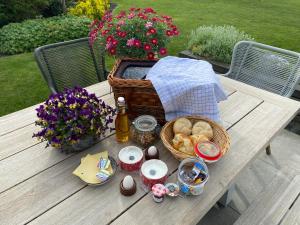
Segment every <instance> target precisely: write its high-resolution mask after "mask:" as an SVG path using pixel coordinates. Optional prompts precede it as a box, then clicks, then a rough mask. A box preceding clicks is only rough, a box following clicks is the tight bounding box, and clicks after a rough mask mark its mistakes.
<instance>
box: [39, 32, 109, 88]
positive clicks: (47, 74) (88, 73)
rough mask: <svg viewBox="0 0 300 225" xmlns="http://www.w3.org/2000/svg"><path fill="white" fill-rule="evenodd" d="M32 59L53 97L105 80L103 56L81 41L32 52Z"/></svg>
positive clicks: (84, 39) (97, 49)
mask: <svg viewBox="0 0 300 225" xmlns="http://www.w3.org/2000/svg"><path fill="white" fill-rule="evenodd" d="M35 58H36V61H37V63H38V65H39V68H40V70H41V72H42V75H43V77H44V79H45V80H46V82H47V84H48V86H49V88H50V90H51V92H52V93H57V92H61V91H63V90H64V89H65V88H72V87H75V86H80V87H86V86H89V85H92V84H95V83H97V82H99V81H104V80H105V79H106V72H105V65H104V57H103V52H102V51H101V50H100V47H99V45H98V44H97V43H95V44H94V45H93V46H91V45H90V43H89V38H81V39H76V40H72V41H65V42H61V43H56V44H50V45H45V46H42V47H39V48H37V49H35Z"/></svg>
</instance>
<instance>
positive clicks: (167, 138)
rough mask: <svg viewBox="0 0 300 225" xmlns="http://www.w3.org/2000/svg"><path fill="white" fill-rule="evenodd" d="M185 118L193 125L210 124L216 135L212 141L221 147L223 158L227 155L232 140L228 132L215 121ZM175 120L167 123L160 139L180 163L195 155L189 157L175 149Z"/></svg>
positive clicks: (191, 117) (198, 117)
mask: <svg viewBox="0 0 300 225" xmlns="http://www.w3.org/2000/svg"><path fill="white" fill-rule="evenodd" d="M184 118H187V119H189V120H190V121H191V122H192V124H194V123H196V122H197V121H200V120H203V121H206V122H208V123H209V124H210V126H211V127H212V129H213V133H214V136H213V139H212V140H211V141H212V142H214V143H215V144H217V145H218V146H219V147H220V149H221V153H222V156H223V155H225V154H226V152H227V151H228V150H229V147H230V138H229V135H228V133H227V131H226V130H225V129H224V128H223V127H221V126H220V125H219V124H217V123H215V122H214V121H212V120H210V119H207V118H204V117H201V116H185V117H184ZM177 119H178V118H177ZM175 120H176V119H174V120H172V121H170V122H167V123H166V124H165V125H164V127H163V128H162V130H161V132H160V138H161V140H162V142H163V144H164V146H165V147H166V148H167V149H168V150H169V151H170V152H171V153H172V155H173V156H174V157H175V158H176V159H178V160H180V161H181V160H183V159H186V158H189V157H195V155H189V154H186V153H183V152H180V151H178V150H176V149H175V148H173V146H172V139H173V138H174V133H173V124H174V122H175Z"/></svg>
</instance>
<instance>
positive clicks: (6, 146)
mask: <svg viewBox="0 0 300 225" xmlns="http://www.w3.org/2000/svg"><path fill="white" fill-rule="evenodd" d="M38 130H39V128H38V127H36V126H35V125H34V124H30V125H28V126H26V127H22V128H20V129H18V130H16V131H15V132H9V133H7V134H6V135H3V136H1V137H0V146H1V148H0V161H1V160H3V159H5V158H7V157H9V156H11V155H14V154H16V153H18V152H21V151H23V150H26V149H28V148H29V147H31V146H33V145H36V144H38V143H39V141H38V140H37V139H36V138H32V134H33V133H34V132H37V131H38Z"/></svg>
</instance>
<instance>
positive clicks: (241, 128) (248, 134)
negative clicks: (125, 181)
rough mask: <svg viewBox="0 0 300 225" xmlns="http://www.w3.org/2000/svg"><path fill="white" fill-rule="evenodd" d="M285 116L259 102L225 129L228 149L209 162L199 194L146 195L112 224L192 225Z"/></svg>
mask: <svg viewBox="0 0 300 225" xmlns="http://www.w3.org/2000/svg"><path fill="white" fill-rule="evenodd" d="M289 116H290V114H288V113H287V112H286V111H285V110H283V109H282V108H281V107H278V106H276V105H272V104H270V103H265V102H264V103H262V104H261V105H259V107H257V108H255V109H254V110H253V111H252V112H251V113H249V114H248V115H247V116H246V117H245V118H243V119H242V120H241V121H240V122H239V123H237V124H235V125H234V126H233V127H232V128H231V129H230V130H229V134H230V136H231V142H232V144H231V148H230V150H229V152H228V154H227V155H226V156H225V157H224V158H223V159H221V160H220V161H219V162H218V163H216V164H210V165H209V174H210V179H209V181H208V183H207V186H206V188H205V191H204V193H203V194H202V195H201V196H198V197H188V198H178V199H176V200H174V199H166V200H165V202H164V203H162V204H159V205H157V204H155V203H154V202H153V200H152V199H151V197H150V195H147V196H145V197H144V198H143V199H141V200H140V201H139V202H138V203H136V204H135V205H134V206H133V207H131V208H130V209H128V210H127V211H126V212H125V213H124V214H122V215H121V216H120V217H119V218H117V219H116V220H115V221H114V222H113V223H112V224H196V223H197V222H198V221H199V220H200V219H201V218H202V217H203V216H204V215H205V214H206V213H207V212H208V210H209V209H210V208H211V207H212V206H213V205H214V204H215V203H216V202H217V201H218V199H220V197H221V196H222V195H223V194H224V192H225V191H226V190H227V188H228V187H229V185H230V184H232V183H233V181H234V179H235V177H237V175H238V174H239V173H240V172H241V171H242V169H243V168H245V167H246V166H247V165H248V164H249V163H250V162H251V161H252V160H253V159H254V158H255V156H256V155H257V154H258V153H259V152H260V151H261V150H262V149H263V148H264V147H265V146H266V144H267V143H268V141H269V140H270V138H271V137H273V136H274V135H275V134H276V133H277V131H278V130H279V129H280V128H282V127H283V126H284V125H285V124H286V122H287V121H288V120H289V119H288V118H289ZM176 176H177V173H174V174H173V175H172V176H171V179H170V180H173V181H174V180H176ZM141 208H145V209H147V210H140V209H141ZM146 218H151V219H149V220H148V219H146Z"/></svg>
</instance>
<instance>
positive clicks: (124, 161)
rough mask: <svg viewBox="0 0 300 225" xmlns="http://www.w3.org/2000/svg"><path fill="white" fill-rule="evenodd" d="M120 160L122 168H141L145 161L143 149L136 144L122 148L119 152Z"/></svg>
mask: <svg viewBox="0 0 300 225" xmlns="http://www.w3.org/2000/svg"><path fill="white" fill-rule="evenodd" d="M119 161H120V167H121V169H122V170H126V171H135V170H139V169H140V168H141V165H142V163H143V151H142V149H140V148H138V147H136V146H127V147H125V148H122V149H121V150H120V152H119Z"/></svg>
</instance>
